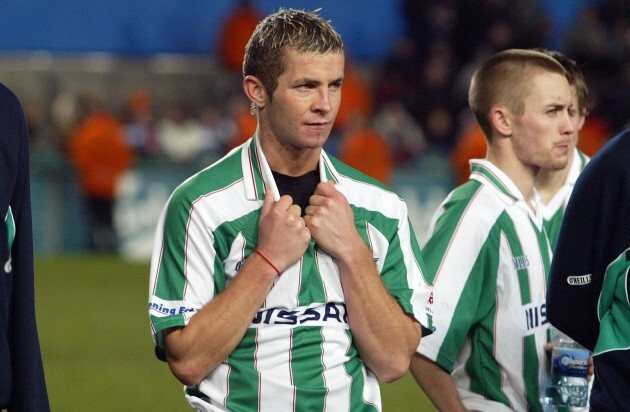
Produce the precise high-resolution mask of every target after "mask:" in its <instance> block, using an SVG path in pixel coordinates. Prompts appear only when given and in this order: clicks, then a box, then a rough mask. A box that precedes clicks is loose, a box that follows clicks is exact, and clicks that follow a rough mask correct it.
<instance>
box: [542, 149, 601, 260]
mask: <svg viewBox="0 0 630 412" xmlns="http://www.w3.org/2000/svg"><path fill="white" fill-rule="evenodd" d="M574 150H575V154H574V156H573V161H572V163H571V166H570V168H569V174H568V175H567V179H566V180H565V182H564V186H562V188H560V190H558V191H557V192H556V194H555V195H554V196H553V197H552V198H551V200H549V202H548V203H547V204H544V203H542V202H541V203H540V210H541V212H542V215H543V220H544V225H545V230H546V231H547V236H548V237H549V243H550V244H551V250H555V248H556V242H557V241H558V234H559V233H560V226H561V225H562V218H563V217H564V211H565V209H566V208H567V203H568V202H569V198H570V197H571V193H572V192H573V186H575V181H576V180H577V178H578V176H579V175H580V173H582V170H584V166H586V164H587V163H588V162H589V160H591V159H590V158H589V157H588V156H586V155H585V154H584V153H582V152H581V151H580V150H578V149H577V148H576V149H574Z"/></svg>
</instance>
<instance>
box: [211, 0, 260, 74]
mask: <svg viewBox="0 0 630 412" xmlns="http://www.w3.org/2000/svg"><path fill="white" fill-rule="evenodd" d="M262 17H263V16H262V15H261V14H260V13H259V12H258V10H256V9H255V8H254V7H253V5H252V2H251V0H240V1H239V4H238V5H237V6H236V7H235V8H234V10H232V12H231V13H229V14H228V15H227V17H226V18H225V20H224V21H223V25H222V26H221V30H220V32H219V36H218V55H219V60H220V61H221V63H222V64H223V66H225V68H227V69H229V70H230V71H233V72H236V73H240V72H241V67H242V65H243V56H244V55H245V46H246V45H247V42H248V41H249V38H250V36H251V35H252V33H253V32H254V29H255V28H256V26H257V25H258V22H259V21H260V20H262Z"/></svg>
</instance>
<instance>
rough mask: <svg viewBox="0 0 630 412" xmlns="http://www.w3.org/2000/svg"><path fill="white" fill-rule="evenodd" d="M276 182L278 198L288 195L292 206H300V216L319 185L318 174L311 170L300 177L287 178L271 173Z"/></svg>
mask: <svg viewBox="0 0 630 412" xmlns="http://www.w3.org/2000/svg"><path fill="white" fill-rule="evenodd" d="M271 173H272V174H273V178H274V180H275V181H276V186H277V187H278V191H279V192H280V196H284V195H289V196H291V198H292V199H293V204H295V205H298V206H300V208H301V209H302V216H304V209H306V206H308V199H309V198H310V197H311V195H312V194H313V192H315V188H316V187H317V184H318V183H319V181H320V180H319V172H318V171H317V170H312V171H310V172H308V173H306V174H304V175H302V176H287V175H283V174H281V173H278V172H274V171H273V170H272V171H271Z"/></svg>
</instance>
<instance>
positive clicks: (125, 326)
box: [35, 254, 435, 412]
mask: <svg viewBox="0 0 630 412" xmlns="http://www.w3.org/2000/svg"><path fill="white" fill-rule="evenodd" d="M148 273H149V266H148V264H145V263H129V262H125V261H123V260H121V259H119V258H118V257H116V256H109V255H107V256H103V255H88V254H86V255H68V256H55V257H43V256H42V257H37V258H36V259H35V280H36V282H35V292H36V309H37V323H38V329H39V339H40V344H41V347H42V356H43V359H44V369H45V373H46V382H47V386H48V394H49V397H50V402H51V409H52V410H53V411H61V412H74V411H92V412H96V411H107V412H111V411H169V412H178V411H190V410H192V409H191V408H190V407H189V406H188V404H187V402H186V401H185V400H184V396H183V391H182V385H180V384H179V382H178V381H177V380H176V379H175V378H174V377H173V376H172V375H171V373H170V371H169V369H168V366H167V365H166V364H165V363H162V362H160V361H158V360H157V359H156V358H155V356H154V355H153V343H152V340H151V333H150V329H149V320H148V314H147V300H148ZM382 396H383V409H384V411H392V412H399V411H400V412H406V411H434V410H435V408H433V407H432V405H431V403H430V402H429V401H428V400H427V398H426V397H425V395H424V394H423V393H422V391H421V390H420V388H419V387H418V386H417V385H416V383H415V382H414V380H413V379H412V378H411V377H410V375H409V374H407V376H405V377H404V378H402V379H401V380H399V381H397V382H395V383H391V384H386V385H382Z"/></svg>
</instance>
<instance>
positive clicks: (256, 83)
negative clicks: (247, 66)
mask: <svg viewBox="0 0 630 412" xmlns="http://www.w3.org/2000/svg"><path fill="white" fill-rule="evenodd" d="M243 90H244V91H245V95H246V96H247V98H248V99H249V101H250V102H251V103H252V104H253V105H255V106H256V107H257V108H258V109H259V110H260V109H262V108H263V107H265V102H266V101H267V91H266V90H265V87H264V86H263V85H262V83H261V82H260V80H258V78H257V77H255V76H251V75H248V76H245V78H244V79H243Z"/></svg>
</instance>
